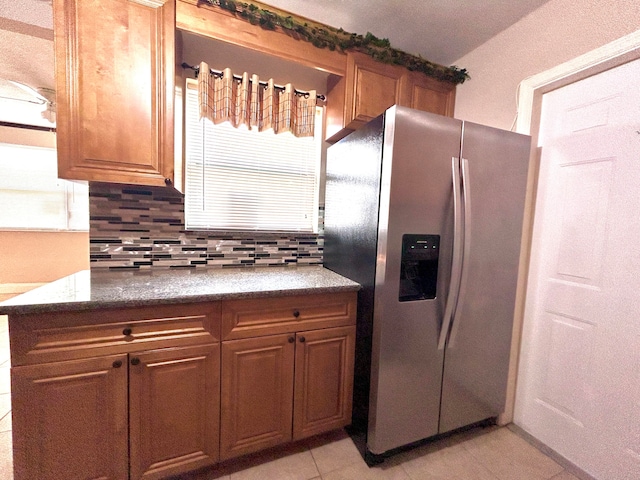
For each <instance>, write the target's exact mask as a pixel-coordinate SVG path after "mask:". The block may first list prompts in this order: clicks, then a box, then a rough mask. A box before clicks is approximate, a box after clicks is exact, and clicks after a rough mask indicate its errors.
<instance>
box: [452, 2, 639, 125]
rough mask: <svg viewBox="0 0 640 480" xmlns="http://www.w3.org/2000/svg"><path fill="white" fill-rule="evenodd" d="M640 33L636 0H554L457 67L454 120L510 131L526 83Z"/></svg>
mask: <svg viewBox="0 0 640 480" xmlns="http://www.w3.org/2000/svg"><path fill="white" fill-rule="evenodd" d="M638 29H640V2H639V1H638V0H551V1H549V2H548V3H547V4H545V5H543V6H542V7H540V8H539V9H537V10H535V11H533V12H532V13H531V14H529V15H527V16H526V17H525V18H523V19H522V20H521V21H520V22H518V23H516V24H515V25H513V26H511V27H509V28H508V29H507V30H504V31H503V32H502V33H500V34H498V35H497V36H495V37H494V38H492V39H491V40H489V41H488V42H486V43H484V44H483V45H481V46H480V47H478V48H476V49H475V50H473V51H472V52H470V53H469V54H467V55H465V56H464V57H462V58H460V59H458V60H457V61H455V62H454V63H455V64H456V65H458V66H460V67H464V68H466V69H467V70H468V71H469V73H470V75H471V79H470V80H468V81H467V82H465V83H464V84H462V85H460V86H458V91H457V96H456V109H455V116H456V117H457V118H460V119H462V120H469V121H473V122H477V123H482V124H485V125H490V126H494V127H498V128H503V129H507V130H509V129H511V126H512V125H513V123H514V119H515V116H516V95H517V88H518V85H519V84H520V82H521V81H522V80H524V79H525V78H527V77H530V76H532V75H535V74H538V73H540V72H543V71H545V70H548V69H550V68H552V67H555V66H556V65H559V64H561V63H563V62H566V61H568V60H571V59H572V58H575V57H577V56H579V55H582V54H584V53H587V52H589V51H591V50H593V49H595V48H598V47H600V46H602V45H604V44H606V43H609V42H611V41H613V40H616V39H618V38H620V37H622V36H624V35H627V34H629V33H632V32H634V31H636V30H638Z"/></svg>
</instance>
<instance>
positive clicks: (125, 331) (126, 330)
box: [122, 328, 133, 337]
mask: <svg viewBox="0 0 640 480" xmlns="http://www.w3.org/2000/svg"><path fill="white" fill-rule="evenodd" d="M132 332H133V330H131V329H130V328H125V329H124V330H122V334H123V335H124V336H126V337H128V336H129V335H131V333H132Z"/></svg>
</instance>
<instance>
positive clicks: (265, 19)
mask: <svg viewBox="0 0 640 480" xmlns="http://www.w3.org/2000/svg"><path fill="white" fill-rule="evenodd" d="M198 3H199V4H200V3H206V4H207V5H211V6H214V7H219V8H221V9H223V10H225V11H227V12H230V13H231V14H233V15H234V16H236V17H240V18H242V19H244V20H246V21H248V22H249V23H251V24H252V25H258V26H260V27H262V28H264V29H265V30H277V29H278V28H279V29H280V30H281V31H282V32H283V33H285V34H287V35H289V36H290V37H292V38H295V39H296V40H304V41H307V42H310V43H311V44H313V45H314V46H315V47H317V48H328V49H329V50H332V51H333V50H340V51H341V52H344V51H346V50H355V51H359V52H363V53H366V54H368V55H370V56H371V57H372V58H374V59H375V60H377V61H379V62H383V63H389V64H394V65H401V66H403V67H405V68H407V69H408V70H411V71H417V72H422V73H424V74H425V75H427V76H429V77H433V78H436V79H438V80H441V81H444V82H449V83H453V84H454V85H458V84H461V83H464V81H465V80H467V79H469V78H470V77H469V74H468V73H467V70H466V69H465V68H459V67H457V66H455V65H454V66H451V67H445V66H443V65H438V64H437V63H433V62H429V61H428V60H425V59H424V58H422V57H420V56H416V55H411V54H409V53H406V52H403V51H402V50H396V49H395V48H392V47H391V44H390V43H389V40H388V39H386V38H377V37H376V36H375V35H373V34H371V33H370V32H367V34H366V35H365V36H362V35H357V34H355V33H349V32H345V31H344V30H343V29H342V28H338V29H336V28H333V27H329V26H326V25H323V26H315V25H309V24H308V23H306V22H305V23H301V22H299V21H297V20H296V19H295V18H293V17H292V16H290V15H289V16H286V17H284V16H282V15H279V14H277V13H274V12H271V11H269V10H265V9H263V8H260V7H258V6H256V5H254V4H251V3H244V2H239V1H235V0H198Z"/></svg>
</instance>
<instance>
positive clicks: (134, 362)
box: [131, 357, 140, 365]
mask: <svg viewBox="0 0 640 480" xmlns="http://www.w3.org/2000/svg"><path fill="white" fill-rule="evenodd" d="M139 364H140V359H139V358H138V357H133V358H132V359H131V365H139Z"/></svg>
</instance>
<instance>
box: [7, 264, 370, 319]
mask: <svg viewBox="0 0 640 480" xmlns="http://www.w3.org/2000/svg"><path fill="white" fill-rule="evenodd" d="M360 288H361V286H360V284H358V283H356V282H354V281H352V280H349V279H348V278H345V277H343V276H341V275H338V274H337V273H335V272H332V271H331V270H328V269H326V268H323V267H321V266H304V267H254V268H237V269H202V270H199V271H195V270H191V271H184V270H159V271H153V272H149V271H145V272H120V271H89V270H85V271H81V272H77V273H75V274H73V275H69V276H67V277H64V278H62V279H60V280H56V281H55V282H51V283H49V284H46V285H43V286H41V287H39V288H36V289H34V290H31V291H29V292H27V293H24V294H22V295H18V296H17V297H13V298H11V299H9V300H6V301H4V302H1V303H0V315H24V314H39V313H51V312H77V311H86V310H98V309H100V310H103V309H113V308H131V307H144V306H149V305H170V304H173V305H177V304H189V303H200V302H210V301H220V300H231V299H247V298H265V297H275V296H293V295H308V294H322V293H337V292H346V291H357V290H359V289H360Z"/></svg>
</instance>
